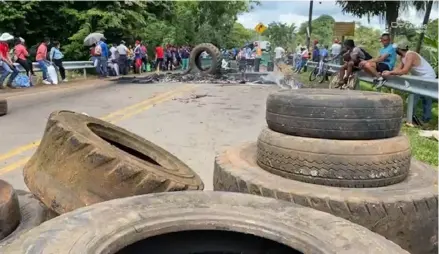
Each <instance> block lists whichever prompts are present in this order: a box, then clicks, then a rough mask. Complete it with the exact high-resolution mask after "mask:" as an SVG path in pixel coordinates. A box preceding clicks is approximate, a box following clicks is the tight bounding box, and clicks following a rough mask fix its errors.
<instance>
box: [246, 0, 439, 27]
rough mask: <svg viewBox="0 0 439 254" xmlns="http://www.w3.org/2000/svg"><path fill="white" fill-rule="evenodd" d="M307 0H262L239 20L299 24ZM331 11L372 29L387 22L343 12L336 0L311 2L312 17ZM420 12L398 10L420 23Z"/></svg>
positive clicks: (305, 15) (305, 12) (252, 23)
mask: <svg viewBox="0 0 439 254" xmlns="http://www.w3.org/2000/svg"><path fill="white" fill-rule="evenodd" d="M309 3H310V2H309V1H303V0H302V1H263V2H261V5H260V6H257V7H256V8H255V9H254V10H253V11H252V12H249V13H244V14H242V15H240V16H238V22H240V23H241V24H243V25H244V27H246V28H250V29H253V28H254V27H255V26H256V25H257V24H258V23H259V22H262V23H264V24H269V23H270V22H273V21H274V22H283V23H287V24H291V23H294V24H296V25H297V26H300V24H301V23H303V22H306V21H308V11H309ZM323 14H326V15H330V16H332V17H333V18H334V19H335V20H336V21H339V22H351V21H355V22H360V23H361V24H362V25H364V26H368V27H373V28H375V29H380V30H382V31H384V30H385V28H386V26H385V23H384V22H383V21H381V20H380V19H379V17H371V19H370V22H369V21H368V19H367V17H363V18H361V19H360V18H358V17H354V16H352V15H350V14H343V13H342V11H341V7H340V6H338V5H337V4H336V3H335V1H333V0H327V1H314V2H313V17H312V18H313V19H315V18H317V17H319V16H320V15H323ZM423 16H424V14H423V13H418V12H416V10H415V9H414V8H409V9H408V10H406V11H405V12H403V13H401V14H400V18H401V19H403V20H408V21H410V22H412V23H414V24H419V26H420V25H421V24H422V20H423ZM438 17H439V11H438V7H437V6H434V7H433V9H432V11H431V15H430V18H431V19H435V18H438Z"/></svg>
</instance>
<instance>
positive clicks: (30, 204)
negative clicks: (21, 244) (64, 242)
mask: <svg viewBox="0 0 439 254" xmlns="http://www.w3.org/2000/svg"><path fill="white" fill-rule="evenodd" d="M16 193H17V196H18V201H19V203H20V214H21V220H20V223H19V224H18V227H17V228H16V229H15V230H14V231H13V232H12V233H11V234H9V235H8V236H7V237H5V238H3V239H2V240H0V246H4V245H7V244H9V243H11V242H13V241H14V240H15V239H17V238H18V237H19V236H20V235H21V234H23V233H25V232H27V231H29V230H30V229H32V228H34V227H36V226H38V225H40V224H41V223H43V222H45V221H47V220H50V219H52V218H54V217H55V216H56V214H55V213H53V212H52V211H50V210H49V209H47V208H46V207H45V206H44V204H43V203H41V202H40V201H39V200H38V199H37V198H36V197H35V196H34V195H33V194H32V193H30V192H27V191H23V190H16Z"/></svg>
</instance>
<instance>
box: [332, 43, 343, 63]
mask: <svg viewBox="0 0 439 254" xmlns="http://www.w3.org/2000/svg"><path fill="white" fill-rule="evenodd" d="M340 53H341V44H340V41H339V40H338V39H335V40H334V44H332V46H331V58H332V59H333V62H334V63H339V62H340V55H341V54H340Z"/></svg>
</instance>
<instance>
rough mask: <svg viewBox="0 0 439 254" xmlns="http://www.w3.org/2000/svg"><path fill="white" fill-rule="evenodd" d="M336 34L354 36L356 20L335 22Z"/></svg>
mask: <svg viewBox="0 0 439 254" xmlns="http://www.w3.org/2000/svg"><path fill="white" fill-rule="evenodd" d="M334 35H335V36H354V35H355V22H335V24H334Z"/></svg>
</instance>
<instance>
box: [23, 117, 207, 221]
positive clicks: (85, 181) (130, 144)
mask: <svg viewBox="0 0 439 254" xmlns="http://www.w3.org/2000/svg"><path fill="white" fill-rule="evenodd" d="M23 175H24V181H25V183H26V185H27V186H28V188H29V189H30V190H31V191H32V193H34V194H35V195H36V196H37V197H38V199H40V200H41V201H42V202H43V203H44V204H45V205H46V206H47V207H49V208H50V209H51V210H53V211H55V212H56V213H58V214H62V213H66V212H69V211H72V210H75V209H77V208H80V207H83V206H88V205H91V204H94V203H98V202H103V201H106V200H109V199H115V198H122V197H127V196H133V195H141V194H146V193H152V192H167V191H182V190H202V189H203V188H204V185H203V182H202V181H201V179H200V177H199V176H198V175H197V174H196V173H195V172H194V171H193V170H192V169H190V168H189V167H188V166H187V165H186V164H185V163H183V162H182V161H181V160H179V159H178V158H177V157H175V156H174V155H172V154H171V153H169V152H167V151H166V150H164V149H163V148H161V147H159V146H157V145H156V144H154V143H152V142H150V141H148V140H146V139H144V138H142V137H139V136H137V135H135V134H133V133H131V132H129V131H127V130H125V129H123V128H120V127H118V126H115V125H113V124H110V123H108V122H105V121H102V120H100V119H97V118H94V117H90V116H87V115H83V114H80V113H75V112H70V111H55V112H53V113H52V114H51V115H50V116H49V119H48V122H47V125H46V129H45V132H44V136H43V138H42V140H41V144H40V145H39V146H38V149H37V151H36V152H35V154H34V155H33V156H32V158H31V159H30V160H29V162H28V163H27V164H26V165H25V167H24V169H23Z"/></svg>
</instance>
